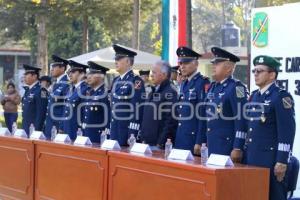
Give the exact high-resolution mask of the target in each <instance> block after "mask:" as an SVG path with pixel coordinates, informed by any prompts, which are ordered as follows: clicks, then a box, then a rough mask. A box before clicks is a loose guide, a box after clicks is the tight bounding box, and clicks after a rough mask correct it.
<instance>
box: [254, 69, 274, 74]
mask: <svg viewBox="0 0 300 200" xmlns="http://www.w3.org/2000/svg"><path fill="white" fill-rule="evenodd" d="M262 72H272V71H270V70H265V69H252V73H253V74H255V73H256V74H260V73H262Z"/></svg>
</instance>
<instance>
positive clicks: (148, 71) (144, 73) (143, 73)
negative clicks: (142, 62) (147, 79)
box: [139, 70, 150, 76]
mask: <svg viewBox="0 0 300 200" xmlns="http://www.w3.org/2000/svg"><path fill="white" fill-rule="evenodd" d="M139 74H140V76H143V75H146V76H149V74H150V70H140V71H139Z"/></svg>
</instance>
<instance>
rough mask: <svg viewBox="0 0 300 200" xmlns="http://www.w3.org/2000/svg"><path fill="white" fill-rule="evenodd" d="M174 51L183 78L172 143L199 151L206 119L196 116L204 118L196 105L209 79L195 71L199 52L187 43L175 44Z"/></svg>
mask: <svg viewBox="0 0 300 200" xmlns="http://www.w3.org/2000/svg"><path fill="white" fill-rule="evenodd" d="M176 53H177V56H178V61H179V66H180V70H181V73H182V75H183V76H185V77H186V79H185V81H184V82H182V86H181V90H180V94H179V105H178V106H177V118H178V127H177V131H176V137H175V147H176V148H178V149H186V150H191V151H192V152H193V153H194V154H197V155H199V154H200V145H201V144H202V143H206V136H205V129H206V122H205V120H204V119H202V120H200V119H199V118H198V117H200V116H202V117H203V118H204V114H205V113H204V111H205V110H204V106H199V107H198V106H197V105H199V103H200V104H201V103H202V104H203V103H204V100H205V97H206V91H207V89H208V87H209V79H208V78H207V77H204V76H202V75H201V74H200V73H199V72H197V68H198V58H199V57H201V55H200V54H198V53H197V52H195V51H193V50H192V49H189V48H187V47H179V48H178V49H177V51H176ZM197 107H198V108H197ZM196 112H197V113H198V114H197V113H196ZM197 116H198V117H197Z"/></svg>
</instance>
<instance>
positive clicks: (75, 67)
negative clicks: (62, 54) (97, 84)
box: [69, 60, 89, 73]
mask: <svg viewBox="0 0 300 200" xmlns="http://www.w3.org/2000/svg"><path fill="white" fill-rule="evenodd" d="M69 65H70V66H71V68H70V72H74V71H80V72H84V73H85V72H86V69H87V68H88V67H89V66H87V65H84V64H81V63H78V62H76V61H74V60H70V61H69Z"/></svg>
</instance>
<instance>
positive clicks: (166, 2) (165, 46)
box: [161, 0, 170, 61]
mask: <svg viewBox="0 0 300 200" xmlns="http://www.w3.org/2000/svg"><path fill="white" fill-rule="evenodd" d="M169 15H170V0H162V55H161V57H162V59H163V60H166V61H168V60H169V34H170V27H169V24H170V23H169V19H170V17H169Z"/></svg>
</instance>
